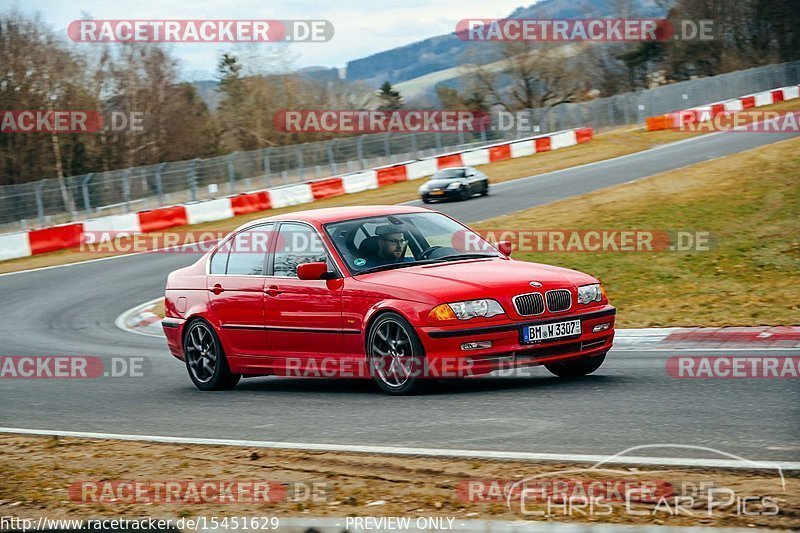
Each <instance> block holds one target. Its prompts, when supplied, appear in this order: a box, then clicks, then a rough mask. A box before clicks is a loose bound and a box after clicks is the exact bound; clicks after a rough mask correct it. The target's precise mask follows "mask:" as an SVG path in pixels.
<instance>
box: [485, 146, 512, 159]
mask: <svg viewBox="0 0 800 533" xmlns="http://www.w3.org/2000/svg"><path fill="white" fill-rule="evenodd" d="M506 159H511V146H510V145H508V144H501V145H500V146H492V147H490V148H489V161H491V162H492V163H495V162H497V161H505V160H506Z"/></svg>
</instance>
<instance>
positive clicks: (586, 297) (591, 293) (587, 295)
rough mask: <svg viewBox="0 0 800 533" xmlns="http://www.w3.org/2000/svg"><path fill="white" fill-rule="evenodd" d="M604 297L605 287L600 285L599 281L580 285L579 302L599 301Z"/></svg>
mask: <svg viewBox="0 0 800 533" xmlns="http://www.w3.org/2000/svg"><path fill="white" fill-rule="evenodd" d="M602 299H603V289H602V287H600V284H599V283H593V284H592V285H584V286H583V287H578V303H579V304H588V303H591V302H599V301H600V300H602Z"/></svg>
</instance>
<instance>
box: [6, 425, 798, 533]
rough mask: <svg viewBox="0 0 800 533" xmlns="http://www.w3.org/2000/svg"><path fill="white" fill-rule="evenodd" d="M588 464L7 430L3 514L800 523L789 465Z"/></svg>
mask: <svg viewBox="0 0 800 533" xmlns="http://www.w3.org/2000/svg"><path fill="white" fill-rule="evenodd" d="M589 466H590V465H588V464H566V463H564V464H558V463H550V462H547V463H530V462H512V461H485V460H463V459H438V458H426V457H398V456H389V455H366V454H356V453H329V452H298V451H290V450H272V449H249V448H235V447H217V446H204V445H177V444H175V445H173V444H157V443H153V444H148V443H140V442H123V441H111V440H92V439H78V438H54V437H34V436H17V435H5V436H0V476H1V477H0V515H3V516H15V517H21V518H30V519H38V518H39V517H41V516H46V517H47V518H101V517H108V518H113V517H129V518H136V517H192V516H194V517H197V516H218V517H221V516H256V517H267V516H278V517H303V516H318V517H323V516H336V517H343V516H412V517H419V516H441V517H453V518H455V519H456V520H459V519H479V518H486V519H506V520H520V519H522V520H539V521H540V520H549V521H557V522H564V521H567V522H570V521H574V522H602V523H631V524H654V525H660V524H666V525H672V526H687V525H705V526H717V527H722V526H725V527H767V528H776V529H792V528H800V473H798V472H784V473H783V475H784V478H783V480H782V479H781V476H780V474H779V472H777V471H768V470H758V471H755V470H754V471H747V470H723V469H697V468H682V467H681V468H677V467H676V468H649V467H642V468H638V469H637V468H632V467H630V466H619V465H616V466H615V465H605V467H604V469H597V470H590V469H589ZM122 481H124V482H128V483H127V484H125V483H119V482H122ZM169 482H172V485H167V483H169ZM516 482H524V483H523V484H522V485H521V486H520V485H517V486H516V487H514V483H516ZM233 483H238V485H233V486H234V489H233V490H231V486H232V484H233ZM170 486H171V487H172V488H169V487H170ZM254 486H255V487H261V490H260V491H259V490H256V489H253V487H254ZM523 487H524V489H525V490H524V495H523V491H522V488H523ZM231 494H232V495H233V496H231V498H227V496H226V495H231ZM509 494H510V498H508V496H509Z"/></svg>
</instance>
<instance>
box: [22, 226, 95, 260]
mask: <svg viewBox="0 0 800 533" xmlns="http://www.w3.org/2000/svg"><path fill="white" fill-rule="evenodd" d="M28 239H29V241H28V242H29V243H30V250H31V255H36V254H44V253H47V252H54V251H55V250H63V249H64V248H72V247H74V246H79V245H80V244H81V240H82V239H83V224H64V225H62V226H53V227H52V228H43V229H36V230H33V231H31V232H30V233H29V234H28Z"/></svg>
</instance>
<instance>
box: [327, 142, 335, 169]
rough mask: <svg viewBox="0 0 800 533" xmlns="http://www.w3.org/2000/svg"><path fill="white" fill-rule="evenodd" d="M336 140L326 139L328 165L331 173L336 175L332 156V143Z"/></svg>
mask: <svg viewBox="0 0 800 533" xmlns="http://www.w3.org/2000/svg"><path fill="white" fill-rule="evenodd" d="M335 142H336V139H331V140H330V141H328V166H329V167H330V169H331V175H334V176H335V175H336V159H335V158H334V156H333V143H335Z"/></svg>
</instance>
